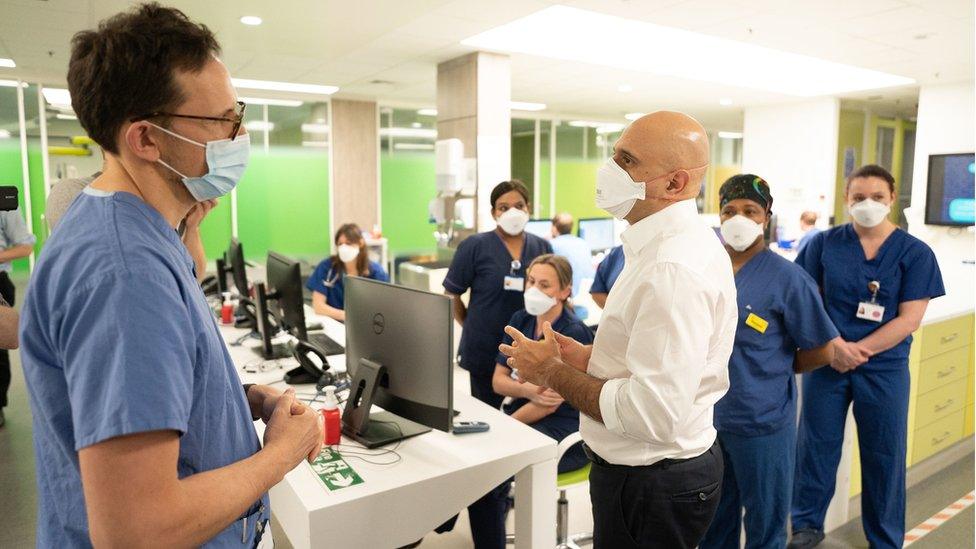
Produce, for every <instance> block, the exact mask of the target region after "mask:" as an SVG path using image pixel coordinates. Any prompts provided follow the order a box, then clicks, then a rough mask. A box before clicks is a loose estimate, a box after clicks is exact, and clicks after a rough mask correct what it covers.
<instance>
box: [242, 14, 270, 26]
mask: <svg viewBox="0 0 976 549" xmlns="http://www.w3.org/2000/svg"><path fill="white" fill-rule="evenodd" d="M241 23H244V24H245V25H248V26H251V27H256V26H258V25H260V24H261V23H264V19H261V18H260V17H258V16H257V15H245V16H244V17H241Z"/></svg>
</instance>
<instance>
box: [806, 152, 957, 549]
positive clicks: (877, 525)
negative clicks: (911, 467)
mask: <svg viewBox="0 0 976 549" xmlns="http://www.w3.org/2000/svg"><path fill="white" fill-rule="evenodd" d="M894 189H895V180H894V178H893V177H892V176H891V174H889V173H888V171H887V170H885V169H884V168H882V167H880V166H875V165H869V166H864V167H862V168H860V169H858V170H856V171H854V173H852V174H851V175H850V177H848V179H847V205H848V209H849V211H850V214H851V217H852V218H853V221H852V223H850V224H847V225H841V226H839V227H834V228H833V229H830V230H828V231H825V232H822V233H820V234H818V235H816V236H814V237H813V239H812V240H811V241H810V243H809V244H807V246H806V247H805V248H803V251H802V252H800V255H799V257H798V258H797V260H796V261H797V263H798V264H799V265H800V266H801V267H803V268H804V269H806V271H807V272H809V273H810V275H811V276H813V279H814V280H815V281H816V282H817V283H818V284H819V285H820V290H821V292H822V295H823V300H824V305H825V306H826V309H827V313H828V314H829V315H830V318H831V320H833V321H834V325H835V326H837V329H838V330H840V336H841V340H839V342H838V344H837V345H836V354H835V357H834V360H833V361H832V362H831V364H830V366H831V367H830V368H821V369H819V370H816V371H814V372H811V373H809V374H807V375H806V376H804V380H803V398H802V400H803V404H802V412H801V414H800V428H799V435H798V443H797V467H796V480H795V484H794V487H793V509H792V512H791V518H792V524H793V539H792V541H791V543H790V547H798V548H801V547H813V546H814V545H816V544H818V543H820V541H821V540H823V537H824V534H823V525H824V515H825V514H826V512H827V506H828V505H829V504H830V499H831V496H833V494H834V479H835V478H836V472H837V464H838V463H839V461H840V454H841V447H842V445H843V442H844V422H845V420H846V418H847V409H848V407H849V406H850V404H851V402H853V403H854V420H855V422H856V424H857V435H858V441H859V444H860V448H859V450H860V455H861V487H862V496H861V498H862V499H861V502H862V503H861V510H862V515H861V517H862V518H861V521H862V523H863V525H864V533H865V535H866V536H867V539H868V543H869V544H870V545H871V547H901V546H902V543H903V542H904V539H905V453H906V445H907V435H908V434H907V430H908V389H909V379H910V378H909V373H908V351H909V347H910V346H911V342H912V332H914V331H915V330H917V329H918V327H919V325H920V324H921V322H922V317H923V315H924V314H925V309H926V307H928V303H929V300H930V299H932V298H934V297H939V296H941V295H945V289H944V287H943V285H942V274H941V272H940V271H939V265H938V263H937V262H936V259H935V254H933V253H932V250H931V249H930V248H929V247H928V246H927V245H926V244H925V243H924V242H922V241H921V240H918V239H917V238H915V237H913V236H911V235H909V234H908V233H906V232H905V231H903V230H901V229H899V228H898V227H897V226H895V224H894V223H892V222H891V221H890V220H888V213H889V212H890V210H891V204H892V202H893V201H894V199H895V194H894Z"/></svg>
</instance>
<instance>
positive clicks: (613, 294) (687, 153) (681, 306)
mask: <svg viewBox="0 0 976 549" xmlns="http://www.w3.org/2000/svg"><path fill="white" fill-rule="evenodd" d="M708 158H709V154H708V138H707V135H706V133H705V130H704V128H702V126H701V125H700V124H699V123H698V122H697V121H695V120H694V119H693V118H691V117H689V116H687V115H684V114H681V113H675V112H656V113H652V114H649V115H646V116H644V117H643V118H640V119H638V120H637V121H635V122H634V123H633V124H632V125H631V126H630V127H629V128H627V130H625V131H624V133H623V135H622V136H621V137H620V139H619V140H618V141H617V143H616V145H615V146H614V156H613V157H612V158H611V159H610V160H608V164H607V166H605V167H604V168H602V169H601V172H600V174H599V175H598V183H597V189H598V190H597V195H598V197H602V199H603V201H604V203H603V206H604V207H605V208H606V209H608V211H611V213H614V214H615V215H617V216H618V217H622V218H624V219H626V220H627V221H629V222H630V225H631V226H630V227H629V228H628V229H627V230H626V231H624V233H623V235H622V237H621V238H622V240H623V243H624V244H623V246H624V253H625V256H626V261H625V266H624V270H623V272H622V273H621V274H620V278H618V279H617V282H616V284H615V285H614V286H613V288H612V289H611V291H610V295H609V296H608V297H607V304H606V308H605V310H604V312H603V317H602V319H601V321H600V329H599V330H598V331H597V336H596V341H595V342H594V344H593V345H592V346H584V345H581V344H579V343H576V342H575V341H572V340H571V339H569V338H565V337H562V336H561V335H559V334H556V333H554V332H553V331H552V328H551V326H549V325H546V326H544V333H545V338H544V339H543V340H542V341H538V342H536V341H532V340H531V339H529V338H526V337H525V336H524V335H522V334H521V333H519V332H518V331H517V330H514V329H513V328H511V327H509V328H506V331H507V332H509V334H510V335H512V337H513V339H514V342H513V345H512V346H503V348H502V351H503V352H504V353H505V354H506V355H508V356H509V357H510V358H509V365H510V366H511V367H513V368H514V369H516V370H517V371H518V374H519V376H520V378H521V379H523V380H525V381H529V382H532V383H536V384H538V385H539V386H540V387H550V388H552V389H553V390H555V391H556V392H558V393H559V394H560V395H562V397H563V398H564V399H565V400H566V401H567V402H569V403H570V404H572V405H573V407H575V408H577V409H578V410H579V411H580V412H582V413H583V415H581V416H580V432H581V433H582V435H583V440H584V442H585V446H584V449H585V450H586V452H587V455H588V456H589V457H590V460H591V461H592V462H593V468H592V470H591V473H590V497H591V499H592V503H593V522H594V530H593V534H594V544H595V547H597V549H600V548H614V549H618V548H628V547H641V548H645V547H666V548H674V547H695V546H696V545H697V544H698V542H699V541H700V540H701V538H702V536H703V535H704V534H705V532H706V530H707V529H708V526H709V523H710V522H711V520H712V516H713V515H714V513H715V509H716V507H717V505H718V502H719V496H720V489H721V483H722V474H723V463H722V455H721V451H720V449H719V447H718V445H717V442H716V432H715V428H714V427H713V425H712V413H713V407H714V405H715V403H716V402H718V400H719V399H721V398H722V396H723V395H724V394H725V392H726V391H727V390H728V386H729V377H728V361H729V355H730V354H731V352H732V344H733V341H734V338H735V329H736V321H737V307H736V301H735V298H736V291H735V282H734V279H733V274H732V265H731V263H730V261H729V257H728V253H726V252H725V250H724V248H723V247H722V244H721V243H720V242H719V240H718V239H717V238H716V237H715V233H714V232H713V231H712V230H711V229H710V228H708V227H707V226H706V225H705V224H704V223H702V222H701V221H700V220H699V218H698V210H697V208H696V206H695V197H697V196H698V193H699V191H700V189H701V180H702V177H703V175H704V172H705V169H706V168H707V166H708ZM611 162H613V163H614V164H615V165H614V164H610V163H611ZM621 169H622V170H623V171H620V170H621ZM642 188H643V190H641V189H642ZM634 191H636V193H634ZM628 193H631V194H628ZM615 196H616V197H619V199H615V198H614V197H615ZM628 196H630V197H631V198H629V199H627V197H628ZM631 204H632V206H631Z"/></svg>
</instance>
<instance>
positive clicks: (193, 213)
mask: <svg viewBox="0 0 976 549" xmlns="http://www.w3.org/2000/svg"><path fill="white" fill-rule="evenodd" d="M216 207H217V199H216V198H214V199H211V200H204V201H203V202H197V203H196V204H194V205H193V207H192V208H190V211H189V213H187V214H186V228H187V229H198V228H200V224H201V223H203V219H204V218H205V217H207V214H208V213H210V210H213V209H214V208H216Z"/></svg>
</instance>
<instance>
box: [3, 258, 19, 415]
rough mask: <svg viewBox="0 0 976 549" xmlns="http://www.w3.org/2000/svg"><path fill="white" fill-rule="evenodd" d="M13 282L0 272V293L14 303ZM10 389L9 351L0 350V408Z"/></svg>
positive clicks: (11, 303) (4, 404)
mask: <svg viewBox="0 0 976 549" xmlns="http://www.w3.org/2000/svg"><path fill="white" fill-rule="evenodd" d="M14 293H15V291H14V283H13V282H11V281H10V277H9V276H8V275H7V273H5V272H0V295H2V296H3V299H4V300H5V301H6V302H7V303H9V304H10V306H11V307H13V305H14ZM8 389H10V351H7V350H0V408H5V407H6V406H7V390H8Z"/></svg>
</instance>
